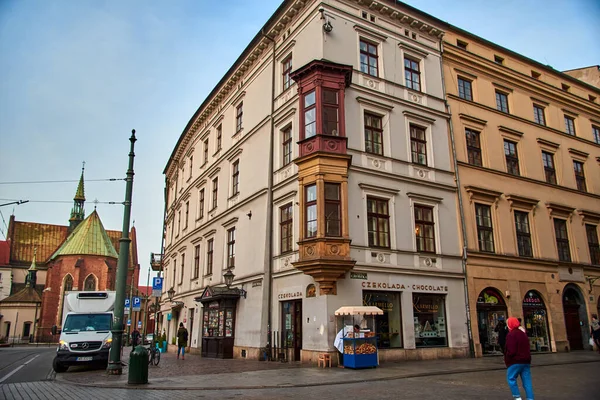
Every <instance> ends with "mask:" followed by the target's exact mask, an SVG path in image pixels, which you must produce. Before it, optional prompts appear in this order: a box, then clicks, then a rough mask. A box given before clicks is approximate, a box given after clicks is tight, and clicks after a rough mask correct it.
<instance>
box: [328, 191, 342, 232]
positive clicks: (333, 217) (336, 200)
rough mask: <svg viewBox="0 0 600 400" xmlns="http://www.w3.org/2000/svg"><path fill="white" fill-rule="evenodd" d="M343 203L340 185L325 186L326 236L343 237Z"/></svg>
mask: <svg viewBox="0 0 600 400" xmlns="http://www.w3.org/2000/svg"><path fill="white" fill-rule="evenodd" d="M341 208H342V203H341V197H340V184H339V183H326V184H325V235H326V236H342V212H341Z"/></svg>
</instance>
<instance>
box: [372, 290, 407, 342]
mask: <svg viewBox="0 0 600 400" xmlns="http://www.w3.org/2000/svg"><path fill="white" fill-rule="evenodd" d="M363 306H375V307H379V308H380V309H381V310H382V311H383V315H375V332H377V347H378V348H380V349H390V348H401V347H402V319H401V312H400V294H399V293H393V292H375V291H364V292H363Z"/></svg>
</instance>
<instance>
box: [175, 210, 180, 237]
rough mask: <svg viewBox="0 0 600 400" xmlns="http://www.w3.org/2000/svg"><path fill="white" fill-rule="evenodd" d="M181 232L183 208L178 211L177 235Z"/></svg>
mask: <svg viewBox="0 0 600 400" xmlns="http://www.w3.org/2000/svg"><path fill="white" fill-rule="evenodd" d="M179 232H181V210H179V211H177V235H175V236H179Z"/></svg>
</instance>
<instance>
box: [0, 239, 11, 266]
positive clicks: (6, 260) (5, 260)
mask: <svg viewBox="0 0 600 400" xmlns="http://www.w3.org/2000/svg"><path fill="white" fill-rule="evenodd" d="M8 264H10V243H8V241H7V240H0V266H4V265H8Z"/></svg>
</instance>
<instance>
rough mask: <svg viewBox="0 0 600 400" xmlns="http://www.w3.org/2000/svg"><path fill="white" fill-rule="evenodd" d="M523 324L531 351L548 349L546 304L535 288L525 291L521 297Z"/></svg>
mask: <svg viewBox="0 0 600 400" xmlns="http://www.w3.org/2000/svg"><path fill="white" fill-rule="evenodd" d="M523 325H524V327H525V330H526V331H527V336H528V337H529V347H530V349H531V351H550V340H549V339H550V338H549V335H548V316H547V313H546V306H545V305H544V301H543V300H542V298H541V297H540V295H539V293H538V292H536V291H535V290H530V291H529V292H527V294H526V295H525V298H524V299H523Z"/></svg>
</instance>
